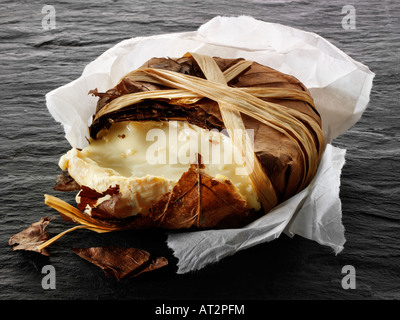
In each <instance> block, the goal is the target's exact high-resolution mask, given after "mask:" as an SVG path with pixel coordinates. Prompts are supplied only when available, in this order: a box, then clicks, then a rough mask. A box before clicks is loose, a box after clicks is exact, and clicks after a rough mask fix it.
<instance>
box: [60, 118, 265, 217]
mask: <svg viewBox="0 0 400 320" xmlns="http://www.w3.org/2000/svg"><path fill="white" fill-rule="evenodd" d="M198 154H200V155H201V159H202V162H203V163H204V165H205V171H206V172H207V173H208V174H209V175H210V176H212V177H214V179H216V180H220V181H223V180H226V179H229V180H230V181H231V182H232V184H233V185H234V186H235V187H236V189H237V191H238V192H239V194H240V195H241V196H242V197H243V198H244V199H245V200H246V202H247V205H248V207H249V208H254V209H255V210H259V209H260V207H261V205H260V202H259V201H258V199H257V195H256V192H255V190H254V188H253V186H252V183H251V180H250V178H249V176H248V175H247V173H246V171H245V168H244V166H243V162H242V159H241V157H240V155H239V153H238V151H237V149H236V148H235V147H234V146H233V144H232V141H231V139H230V138H229V137H228V136H227V135H226V134H224V133H223V132H219V131H217V130H206V129H203V128H200V127H198V126H196V125H192V124H189V123H188V122H186V121H125V122H118V123H115V124H113V125H112V126H111V127H110V128H109V129H103V130H102V131H101V132H100V133H99V134H98V137H97V139H96V140H94V139H92V140H91V141H90V144H89V145H88V146H87V147H86V148H84V149H82V150H79V149H76V148H73V149H71V150H70V151H68V152H67V153H66V154H65V155H63V156H62V157H61V158H60V161H59V166H60V168H61V169H63V170H64V169H68V172H69V174H70V175H71V177H73V178H74V179H75V181H76V182H77V183H78V184H80V185H84V186H87V187H90V188H92V189H94V190H96V191H97V192H104V191H106V190H107V189H108V188H109V187H113V186H116V185H119V192H120V193H121V194H122V197H123V198H125V199H129V202H130V207H131V208H132V211H131V212H127V213H126V215H127V216H130V215H134V214H137V213H139V212H146V211H147V210H148V209H149V208H150V207H151V204H152V203H154V201H157V200H158V199H159V198H160V197H161V196H162V195H163V194H165V193H167V192H169V191H171V190H172V188H173V186H174V185H175V183H176V182H177V181H178V180H179V178H180V177H181V176H182V174H183V173H184V172H185V171H187V170H188V169H189V167H190V164H192V163H195V161H196V159H197V157H198ZM104 199H105V200H106V198H104ZM77 201H79V197H77ZM88 213H90V210H88Z"/></svg>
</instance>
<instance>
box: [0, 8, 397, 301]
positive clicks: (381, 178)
mask: <svg viewBox="0 0 400 320" xmlns="http://www.w3.org/2000/svg"><path fill="white" fill-rule="evenodd" d="M45 4H50V5H53V6H54V7H55V9H56V28H55V29H53V30H44V29H43V28H42V25H41V22H42V18H43V17H44V14H42V13H41V10H42V7H43V5H45ZM348 4H350V5H353V6H354V7H355V8H356V14H357V15H356V23H357V24H356V30H344V29H343V28H342V25H341V21H342V18H343V17H344V14H342V13H341V11H342V7H343V6H344V5H348ZM0 9H1V10H0V93H1V104H0V151H1V152H0V172H1V173H0V204H1V207H0V208H1V209H0V211H1V213H0V299H2V300H11V299H15V300H45V299H56V300H87V299H91V300H92V299H101V300H102V299H109V300H114V299H132V300H148V299H211V300H216V299H232V300H236V299H262V300H267V299H304V300H311V299H326V300H328V299H338V300H348V299H357V300H361V299H362V300H372V299H378V300H392V299H399V298H400V244H399V240H400V232H399V220H400V217H399V191H400V179H399V171H400V164H399V161H398V160H399V159H398V154H399V151H400V144H399V142H400V134H399V126H400V125H399V111H400V107H399V98H398V90H399V82H400V72H399V71H400V67H399V62H400V59H399V57H400V55H399V49H400V33H399V28H400V23H399V16H400V5H399V3H398V2H396V1H394V0H392V1H377V0H374V1H367V0H361V1H338V0H335V1H326V0H325V1H320V2H318V3H317V2H311V1H310V2H307V1H290V0H276V1H261V0H259V1H256V0H253V1H252V0H244V1H211V0H204V1H160V0H159V1H154V0H151V1H144V2H143V1H141V2H139V1H128V0H122V1H117V0H115V1H106V0H103V1H92V0H88V1H85V2H84V3H82V2H78V1H51V2H48V3H47V2H43V1H36V2H35V3H34V4H33V3H31V2H30V1H5V0H1V1H0ZM241 14H244V15H251V16H253V17H255V18H257V19H260V20H264V21H270V22H277V23H282V24H285V25H289V26H292V27H296V28H300V29H303V30H306V31H311V32H316V33H318V34H320V35H321V36H323V37H325V38H326V39H328V40H329V41H331V42H332V43H333V44H334V45H336V46H337V47H339V48H340V49H341V50H343V51H344V52H346V53H347V54H349V55H350V56H351V57H353V58H354V59H355V60H357V61H360V62H362V63H364V64H366V65H367V66H369V67H370V69H371V70H372V71H373V72H374V73H376V77H375V79H374V86H373V89H372V92H371V100H370V103H369V105H368V108H367V110H366V112H365V113H364V115H363V117H362V118H361V120H360V121H359V122H358V123H357V124H356V125H355V126H354V127H353V128H351V129H350V130H349V131H348V132H347V133H346V134H344V135H342V136H340V137H339V138H338V139H336V140H335V141H334V145H336V146H338V147H341V148H344V149H347V155H346V164H345V167H344V169H343V174H342V185H341V191H340V197H341V200H342V206H343V224H344V226H345V229H346V232H345V235H346V239H347V242H346V244H345V249H344V250H343V251H342V253H340V254H339V255H337V256H335V255H334V254H333V253H332V251H331V249H329V248H327V247H323V246H321V245H319V244H317V243H314V242H312V241H309V240H306V239H303V238H301V237H299V236H296V237H294V238H292V239H289V238H288V237H286V236H284V235H283V236H282V237H280V238H279V239H277V240H275V241H273V242H271V243H265V244H261V245H258V246H256V247H253V248H251V249H248V250H245V251H242V252H239V253H238V254H236V255H234V256H232V257H228V258H225V259H224V260H222V261H220V262H218V263H216V264H214V265H211V266H207V267H206V268H204V269H202V270H200V271H196V272H193V273H189V274H183V275H178V274H176V260H175V258H174V257H173V255H172V253H171V251H170V250H169V249H168V248H167V246H166V244H165V240H166V234H165V232H163V231H151V232H148V231H146V232H144V231H127V232H120V233H113V234H102V235H99V234H95V233H93V232H90V231H84V230H82V231H76V232H73V233H70V234H69V235H67V236H65V237H64V238H62V239H60V240H59V241H58V242H56V243H55V244H54V245H53V246H52V247H51V248H50V252H51V256H50V257H49V258H46V257H43V256H40V255H37V254H35V253H29V252H12V251H10V247H9V246H8V244H7V242H8V239H9V238H10V237H11V236H12V235H13V234H15V233H17V232H19V231H21V230H22V229H23V228H25V227H27V226H29V225H30V224H31V223H32V222H34V221H37V220H39V219H40V217H43V216H53V215H54V216H57V213H56V212H55V211H53V210H52V209H50V208H48V207H46V206H45V205H44V203H43V194H45V193H50V194H53V195H56V196H61V194H57V192H54V191H53V189H52V188H53V185H54V181H55V177H56V175H57V174H58V172H59V169H58V166H57V162H58V159H59V157H60V156H61V155H62V154H63V153H64V152H66V151H67V150H68V149H69V144H68V143H67V141H66V140H65V139H64V133H63V130H62V128H61V126H60V125H59V124H58V123H56V122H55V121H54V120H53V119H52V117H51V116H50V115H49V114H48V112H47V109H46V105H45V94H46V93H47V92H49V91H51V90H52V89H55V88H57V87H59V86H61V85H64V84H66V83H68V82H70V81H72V80H74V79H76V78H77V77H79V75H80V74H81V72H82V71H83V68H84V67H85V65H86V64H87V63H89V62H90V61H92V60H94V59H95V58H96V57H98V56H99V55H100V54H101V53H102V52H104V51H105V50H107V49H108V48H110V47H112V46H113V45H115V44H116V43H118V42H120V41H121V40H124V39H127V38H131V37H138V36H149V35H154V34H160V33H170V32H181V31H193V30H196V29H197V28H198V27H199V26H200V25H201V24H203V23H205V22H207V21H208V20H210V19H211V18H213V17H214V16H216V15H241ZM62 196H63V199H66V200H72V199H73V195H70V196H69V197H70V198H68V197H67V198H66V196H65V194H63V195H62ZM70 226H71V225H70V224H68V223H66V222H64V221H63V220H62V219H61V218H60V217H59V216H57V218H56V219H55V220H54V221H52V222H51V225H50V227H49V229H48V231H49V233H50V235H55V234H58V233H59V232H61V231H64V230H65V229H66V228H68V227H70ZM107 244H118V245H121V246H134V247H139V248H142V249H145V250H148V251H150V252H152V253H153V254H155V255H164V256H166V257H167V258H168V259H169V260H170V264H169V265H168V266H167V267H166V268H163V269H160V270H158V271H156V272H153V273H148V274H143V275H142V276H140V277H138V278H134V279H123V280H122V281H120V282H116V281H115V280H113V279H109V278H107V277H106V276H105V275H104V273H103V272H102V271H101V270H100V269H98V268H97V267H95V266H93V265H91V264H89V263H87V262H86V261H84V260H83V259H81V258H79V257H78V256H76V255H75V254H74V253H73V252H72V251H71V247H79V246H95V245H107ZM48 264H51V265H53V266H54V267H55V269H56V289H55V290H44V289H43V288H42V286H41V281H42V278H43V276H44V275H43V274H42V273H41V269H42V267H43V266H44V265H48ZM345 265H352V266H354V268H355V270H356V289H349V290H344V289H343V288H342V285H341V281H342V278H343V276H344V275H343V274H342V273H341V270H342V267H343V266H345Z"/></svg>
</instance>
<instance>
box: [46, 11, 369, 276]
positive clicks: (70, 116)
mask: <svg viewBox="0 0 400 320" xmlns="http://www.w3.org/2000/svg"><path fill="white" fill-rule="evenodd" d="M186 52H199V53H202V54H207V55H211V56H219V57H222V58H238V57H241V58H245V59H248V60H253V61H257V62H259V63H261V64H264V65H267V66H269V67H272V68H274V69H277V70H279V71H281V72H284V73H287V74H290V75H293V76H295V77H297V78H298V79H299V80H300V81H301V82H303V83H304V85H306V86H307V87H308V88H309V89H310V92H311V95H312V96H313V99H314V102H315V105H316V106H317V109H318V110H319V112H320V114H321V118H322V124H323V132H324V135H325V137H326V139H327V142H328V143H330V142H332V140H333V139H334V138H336V137H337V136H339V135H340V134H342V133H344V132H346V130H348V129H349V128H350V127H351V126H353V125H354V124H355V123H356V122H357V121H358V120H359V118H360V117H361V116H362V113H363V112H364V110H365V108H366V107H367V104H368V102H369V95H370V91H371V87H372V81H373V78H374V74H373V73H372V72H371V71H370V70H369V69H368V67H367V66H365V65H363V64H361V63H359V62H356V61H354V60H353V59H352V58H351V57H349V56H347V55H346V54H345V53H343V52H342V51H341V50H339V49H338V48H336V47H335V46H333V45H332V44H331V43H329V42H328V41H327V40H325V39H323V38H322V37H320V36H319V35H317V34H315V33H310V32H304V31H301V30H298V29H294V28H291V27H288V26H283V25H280V24H274V23H268V22H263V21H260V20H256V19H253V18H251V17H247V16H240V17H215V18H213V19H212V20H210V21H209V22H207V23H206V24H204V25H202V26H200V28H199V29H198V30H197V31H193V32H183V33H173V34H163V35H157V36H151V37H142V38H132V39H127V40H124V41H122V42H120V43H119V44H117V45H116V46H114V47H112V48H110V49H109V50H107V51H106V52H105V53H103V54H102V55H101V56H100V57H98V58H97V59H96V60H94V61H93V62H91V63H90V64H88V65H87V66H86V68H85V69H84V71H83V73H82V75H81V77H80V78H78V79H77V80H75V81H73V82H71V83H69V84H67V85H65V86H63V87H60V88H58V89H56V90H53V91H52V92H49V93H48V94H47V95H46V102H47V107H48V109H49V112H50V113H51V115H52V116H53V117H54V119H55V120H57V121H58V122H60V123H61V124H62V125H63V127H64V130H65V133H66V139H67V140H68V141H69V142H70V144H71V146H72V147H77V148H83V147H85V146H86V145H87V140H86V138H87V137H88V131H87V125H88V123H90V121H91V116H92V115H93V113H94V110H95V107H96V101H97V100H96V99H95V98H93V97H91V96H89V95H88V92H89V90H91V89H95V88H98V90H99V91H106V90H107V89H109V88H111V87H113V86H114V85H115V84H116V83H117V82H118V81H119V79H120V78H122V77H123V76H124V75H125V74H126V73H128V72H129V71H131V70H133V69H136V68H138V67H139V66H141V65H142V64H143V63H144V62H146V61H147V60H149V59H150V58H152V57H180V56H182V55H183V54H185V53H186ZM344 162H345V150H342V149H339V148H336V147H333V146H332V145H331V144H328V146H327V148H326V150H325V153H324V155H323V158H322V160H321V164H320V167H319V170H318V172H317V175H316V177H315V178H314V180H313V182H312V184H310V186H309V187H308V188H307V189H305V190H303V191H302V192H300V193H299V194H297V195H295V196H294V197H292V198H291V199H289V200H287V201H286V202H285V203H284V204H281V205H280V206H278V207H276V208H275V209H274V210H273V211H272V212H270V213H268V214H267V215H265V216H263V217H262V218H260V219H258V220H257V221H255V222H253V223H251V224H250V225H248V226H246V227H245V228H242V229H235V230H218V231H215V230H207V231H198V232H185V233H171V234H170V235H169V236H168V246H169V247H170V248H171V249H172V250H173V251H174V254H175V256H176V257H177V258H178V260H179V262H178V267H179V270H178V272H179V273H184V272H188V271H192V270H197V269H200V268H202V267H204V266H206V265H207V264H209V263H213V262H216V261H218V260H220V259H222V258H223V257H226V256H228V255H231V254H234V253H235V252H237V251H238V250H243V249H245V248H248V247H251V246H254V245H257V244H259V243H263V242H267V241H271V240H273V239H275V238H277V237H279V236H280V235H281V233H282V232H284V233H285V234H288V235H296V234H297V235H300V236H303V237H305V238H308V239H310V240H313V241H316V242H318V243H320V244H322V245H326V246H329V247H331V248H332V249H333V251H334V252H335V253H339V252H340V251H341V250H342V249H343V245H344V243H345V237H344V227H343V225H342V221H341V214H342V213H341V202H340V198H339V188H340V174H341V169H342V166H343V165H344Z"/></svg>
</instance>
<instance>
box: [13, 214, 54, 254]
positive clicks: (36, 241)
mask: <svg viewBox="0 0 400 320" xmlns="http://www.w3.org/2000/svg"><path fill="white" fill-rule="evenodd" d="M51 220H52V219H49V218H48V217H45V218H41V219H40V221H37V222H35V223H32V224H31V225H30V226H29V227H28V228H26V229H24V230H22V231H21V232H19V233H17V234H15V235H13V236H12V237H11V238H10V240H9V241H8V244H9V245H10V246H13V250H27V251H34V252H38V253H40V254H42V255H45V256H49V252H48V251H47V250H46V249H42V248H40V245H42V244H43V243H45V242H46V241H47V240H48V239H49V236H48V235H47V233H46V228H47V225H48V224H49V223H50V221H51Z"/></svg>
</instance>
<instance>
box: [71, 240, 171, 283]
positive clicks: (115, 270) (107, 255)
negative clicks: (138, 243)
mask: <svg viewBox="0 0 400 320" xmlns="http://www.w3.org/2000/svg"><path fill="white" fill-rule="evenodd" d="M72 250H73V251H74V252H75V253H76V254H77V255H78V256H80V257H81V258H83V259H86V260H87V261H89V262H91V263H93V264H94V265H96V266H98V267H100V268H101V269H103V271H104V273H105V274H106V275H107V276H108V277H111V278H115V279H116V280H117V281H119V280H120V279H122V278H131V277H136V276H138V275H139V274H141V273H143V272H147V271H152V270H156V269H158V268H161V267H163V266H166V265H167V264H168V260H167V259H166V258H164V257H159V258H157V259H156V260H152V259H151V256H150V253H148V252H147V251H145V250H142V249H137V248H122V247H115V246H107V247H92V248H73V249H72Z"/></svg>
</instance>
